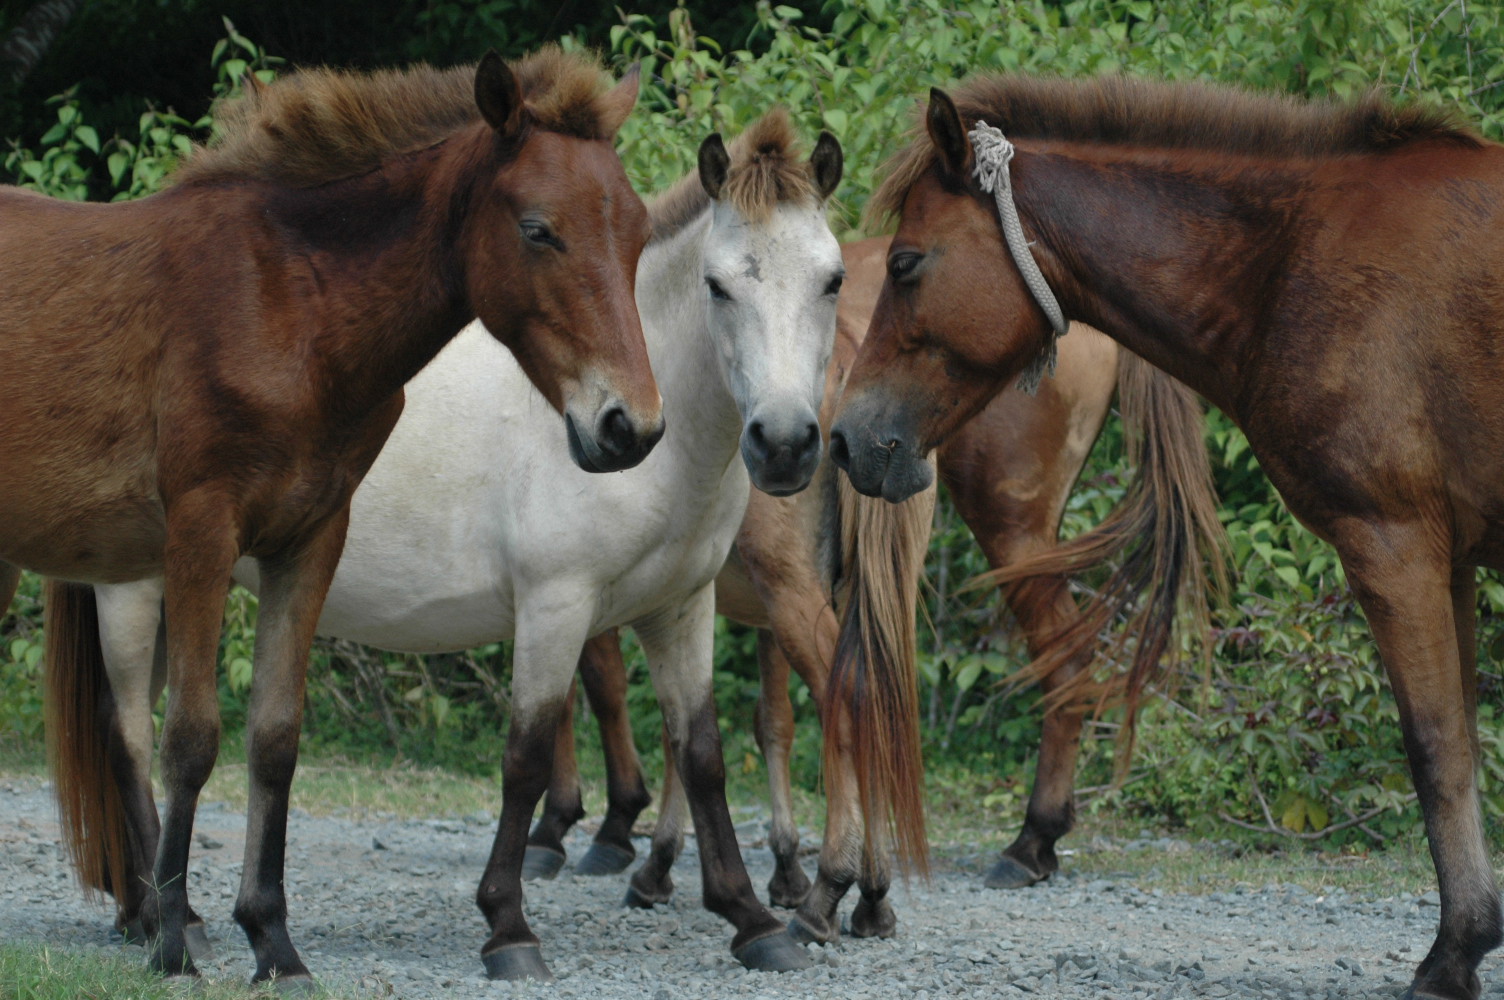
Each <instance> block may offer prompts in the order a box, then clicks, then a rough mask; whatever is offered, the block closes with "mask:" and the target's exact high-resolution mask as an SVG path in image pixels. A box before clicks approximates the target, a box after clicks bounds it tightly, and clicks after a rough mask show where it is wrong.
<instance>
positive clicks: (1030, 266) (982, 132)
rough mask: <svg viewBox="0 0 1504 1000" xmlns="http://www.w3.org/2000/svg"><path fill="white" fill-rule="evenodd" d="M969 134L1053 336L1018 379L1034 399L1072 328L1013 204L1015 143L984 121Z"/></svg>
mask: <svg viewBox="0 0 1504 1000" xmlns="http://www.w3.org/2000/svg"><path fill="white" fill-rule="evenodd" d="M968 134H969V136H970V138H971V146H972V150H973V153H974V156H975V159H976V167H975V168H974V169H973V173H974V174H975V175H976V179H977V183H978V184H979V185H980V186H981V188H982V190H983V191H985V192H988V193H990V194H991V195H992V197H993V199H994V200H995V201H996V202H997V216H998V219H999V220H1000V221H1001V222H1002V227H1003V238H1004V239H1005V240H1006V241H1007V243H1008V250H1009V252H1010V253H1011V254H1012V255H1013V262H1014V263H1015V264H1017V265H1018V270H1019V272H1020V273H1021V274H1022V275H1023V279H1024V284H1025V285H1027V286H1028V287H1029V293H1030V294H1031V295H1033V296H1034V301H1035V302H1037V303H1039V308H1040V309H1043V310H1044V314H1045V316H1046V317H1047V318H1048V319H1049V321H1050V327H1051V331H1052V332H1051V333H1050V336H1049V338H1048V340H1046V342H1045V345H1044V349H1043V350H1041V351H1040V352H1039V356H1038V357H1036V358H1035V359H1034V360H1033V361H1030V362H1029V364H1028V365H1027V366H1026V367H1025V368H1024V370H1023V371H1022V372H1020V373H1019V376H1018V387H1019V388H1020V389H1022V390H1023V391H1024V392H1026V393H1028V394H1029V395H1031V396H1032V395H1034V393H1035V391H1036V390H1037V389H1038V388H1039V381H1040V379H1042V378H1043V377H1044V376H1045V374H1046V373H1048V374H1050V375H1053V374H1055V358H1056V350H1055V341H1056V340H1057V339H1058V338H1060V337H1063V336H1065V333H1066V331H1067V330H1068V329H1070V325H1069V324H1068V323H1067V322H1066V321H1065V313H1064V311H1062V310H1061V308H1060V302H1059V301H1058V300H1057V299H1056V298H1055V293H1054V292H1052V291H1050V285H1049V282H1047V281H1045V279H1044V273H1043V272H1042V271H1040V270H1039V264H1038V262H1037V261H1035V260H1034V253H1033V251H1031V250H1030V249H1029V241H1028V238H1027V237H1025V236H1024V227H1023V224H1022V223H1021V222H1019V221H1018V206H1017V205H1015V204H1014V203H1013V181H1012V179H1011V178H1010V177H1009V175H1008V163H1009V161H1011V160H1012V159H1013V143H1011V142H1009V141H1008V140H1007V138H1006V137H1004V135H1003V132H1002V129H999V128H994V127H993V126H991V125H988V124H987V123H986V122H983V121H979V122H977V123H976V126H975V127H974V128H973V129H972V130H971V132H970V133H968Z"/></svg>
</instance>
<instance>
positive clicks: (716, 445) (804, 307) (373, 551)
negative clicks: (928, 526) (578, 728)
mask: <svg viewBox="0 0 1504 1000" xmlns="http://www.w3.org/2000/svg"><path fill="white" fill-rule="evenodd" d="M841 166H842V164H841V151H840V146H839V144H838V143H837V142H836V141H835V139H834V137H832V136H830V135H828V134H827V135H823V136H821V138H820V140H819V142H818V143H817V144H816V145H815V148H814V151H813V152H812V153H811V154H810V156H809V157H808V159H805V158H804V157H802V156H801V155H799V154H798V143H797V138H796V136H795V133H794V130H793V127H792V125H791V123H790V121H789V117H788V115H787V113H786V112H784V111H782V110H775V111H772V112H770V113H768V114H767V115H764V116H763V117H762V118H761V119H759V120H758V121H757V122H755V123H753V124H752V125H751V126H749V127H748V129H747V130H746V131H745V132H744V133H743V134H742V135H741V136H740V137H738V138H737V140H736V141H735V142H733V143H732V144H731V146H730V148H729V149H728V148H727V147H726V145H725V144H724V143H723V142H722V140H721V137H720V136H718V135H716V136H711V137H709V138H707V139H706V140H705V142H704V144H703V145H702V146H701V150H700V169H699V171H698V172H697V173H694V174H691V175H688V176H686V177H685V178H683V179H681V180H680V181H679V182H678V183H677V184H676V185H675V186H674V187H673V188H671V189H670V190H669V191H668V192H666V193H665V194H664V195H663V196H662V197H660V198H658V199H655V200H654V201H653V204H652V205H651V207H650V208H649V216H650V219H651V222H652V226H653V237H652V239H651V240H650V241H649V243H648V245H647V247H646V248H645V249H644V250H643V252H642V259H641V263H640V265H639V267H638V269H637V277H636V295H637V301H638V306H639V309H640V311H641V317H642V326H643V331H644V334H645V336H646V342H647V348H648V353H649V355H650V357H651V359H652V363H653V368H654V370H655V371H657V372H658V375H659V384H660V386H661V388H662V391H663V397H664V404H663V405H664V412H665V413H666V414H668V418H669V420H668V429H667V432H666V433H665V436H664V439H663V441H662V442H661V443H660V444H659V445H658V447H657V448H656V449H655V451H654V453H653V455H652V456H651V457H650V458H649V459H648V460H647V461H645V462H644V463H643V464H642V465H641V466H639V467H638V468H636V469H633V470H631V471H629V472H626V473H623V474H621V475H616V476H587V475H584V474H582V473H580V472H578V471H577V470H575V469H573V468H571V467H570V466H569V464H568V462H567V460H566V459H565V458H564V456H563V454H562V453H561V450H560V449H558V448H557V447H556V446H555V445H556V442H557V439H558V436H559V418H558V415H557V414H555V413H553V412H552V411H550V410H549V409H548V407H546V406H544V405H543V404H542V400H540V399H539V398H538V397H537V394H536V393H534V392H532V391H531V390H530V389H529V387H528V384H527V380H526V377H525V375H524V374H523V372H522V370H521V368H520V366H518V365H515V364H512V363H509V361H508V359H507V358H506V356H505V353H504V352H503V351H501V349H500V348H498V347H497V345H496V344H495V342H494V340H493V338H492V337H491V336H490V335H489V334H487V333H486V331H485V329H484V328H482V327H481V326H480V324H473V325H472V326H471V327H469V328H467V329H466V330H464V331H462V332H461V333H460V334H459V335H458V336H457V337H455V338H454V340H453V341H452V342H451V343H450V344H449V345H448V346H447V347H446V348H445V349H444V350H443V351H441V352H440V353H439V355H438V357H436V358H435V359H434V360H433V362H432V363H431V364H430V365H429V366H428V367H427V368H425V369H424V370H423V371H422V372H421V373H419V374H418V375H417V376H416V377H415V378H414V379H413V380H412V381H411V383H409V385H408V387H407V408H406V410H405V411H404V412H403V414H402V419H401V420H400V421H398V423H397V426H396V427H395V429H394V430H393V431H392V435H391V438H390V439H389V440H388V442H387V444H386V447H385V448H384V449H383V450H382V452H381V455H380V457H379V458H378V459H377V460H376V462H375V464H374V465H373V466H372V468H371V471H370V474H369V475H368V476H367V477H366V478H365V480H364V482H362V484H361V486H360V489H359V490H357V491H356V493H355V497H354V500H353V502H352V504H351V513H350V526H349V531H348V538H347V540H346V544H345V549H344V553H343V555H342V557H341V559H340V562H339V568H338V570H337V571H336V572H335V574H334V580H333V583H332V584H331V586H330V588H329V593H328V597H327V600H326V601H325V603H324V608H323V614H322V616H321V617H320V618H319V621H318V626H317V627H318V631H319V632H320V633H321V634H324V635H333V636H337V637H340V638H344V639H351V640H355V641H360V642H365V643H368V644H371V645H374V646H380V647H383V648H386V649H399V650H406V651H412V652H435V651H441V650H456V649H465V648H468V647H472V646H477V645H481V644H483V643H490V642H499V641H501V640H505V639H515V640H516V646H515V654H514V657H513V670H512V685H511V689H512V712H511V719H510V720H509V733H508V737H507V752H506V757H505V760H504V762H503V786H502V816H501V822H500V824H499V826H498V829H497V835H496V840H495V846H494V848H493V852H492V856H491V860H490V862H489V863H488V864H487V866H486V870H485V873H484V875H483V877H482V880H481V886H480V889H479V891H478V893H477V898H476V901H477V903H478V904H479V906H480V908H481V910H482V913H483V914H484V916H485V918H486V920H487V923H488V924H489V926H490V936H489V940H487V941H486V943H485V944H484V946H483V947H482V950H481V958H482V961H483V962H484V964H485V967H486V970H487V972H488V973H489V974H490V975H491V976H492V977H493V978H506V979H522V978H527V977H532V978H537V979H546V978H548V976H549V970H548V966H547V964H546V962H545V961H544V959H543V954H542V949H541V945H540V942H539V940H538V938H537V937H536V936H535V935H534V934H533V932H532V930H531V929H530V928H529V926H528V924H527V922H526V920H525V918H524V915H523V912H522V891H521V890H522V885H521V870H522V865H523V853H524V848H525V846H526V836H527V824H528V820H529V819H530V818H531V817H532V813H533V808H534V806H535V805H536V802H537V799H538V797H539V796H540V795H541V794H542V793H543V790H544V787H545V786H546V785H547V783H548V780H549V775H550V772H551V764H550V759H549V753H548V751H549V749H550V748H551V747H552V745H553V740H554V736H553V734H554V731H555V729H556V728H557V725H558V723H557V717H556V715H557V713H558V711H559V709H560V706H561V705H563V704H564V703H565V701H566V698H567V697H568V691H569V686H570V679H571V677H572V674H573V670H574V665H575V660H576V658H577V657H578V656H579V652H580V647H581V645H582V644H583V643H584V641H585V639H586V637H588V636H590V635H591V634H593V633H596V632H599V631H601V630H602V629H603V628H611V627H615V626H618V625H624V624H630V625H633V626H634V627H635V628H637V630H638V634H639V635H640V636H641V637H642V640H643V644H644V647H645V648H646V649H648V650H650V652H651V655H652V657H653V664H654V668H653V669H654V680H655V686H656V688H657V691H658V697H659V700H660V702H661V703H662V704H663V705H664V711H665V716H666V718H667V719H668V724H669V727H670V731H671V732H672V734H673V743H674V746H675V748H676V751H677V754H678V756H679V760H680V763H681V765H682V767H683V771H684V773H685V774H686V775H687V776H688V780H689V783H690V785H691V787H693V788H695V789H696V790H697V799H696V801H695V803H694V805H695V821H696V827H697V829H698V830H699V831H700V843H701V847H702V850H701V859H702V862H703V865H702V869H703V874H704V888H705V892H704V899H705V904H706V905H707V907H709V908H710V909H711V910H712V911H714V912H716V913H718V914H721V915H722V916H724V917H726V918H727V920H729V921H730V922H731V923H732V924H733V925H734V926H735V929H736V936H735V938H734V939H733V940H732V950H733V952H734V953H735V954H736V956H737V958H738V959H739V960H741V961H742V962H743V963H744V964H745V965H747V966H748V967H751V968H758V969H765V970H784V969H790V968H802V967H804V966H806V965H808V964H809V957H808V955H806V954H805V952H804V950H803V949H802V948H800V947H798V946H797V945H796V944H795V943H794V942H793V941H792V940H791V939H790V938H789V936H788V934H787V933H786V931H785V930H784V927H783V925H782V922H781V921H779V920H778V919H777V918H776V917H775V916H774V915H773V914H772V913H770V912H769V911H768V909H767V908H766V907H764V906H763V905H762V904H761V903H760V902H758V900H757V896H756V893H755V892H754V890H753V888H752V883H751V880H750V879H749V878H748V876H747V873H746V869H745V867H744V866H743V864H742V859H741V855H740V854H739V853H738V852H737V847H736V837H735V832H734V830H733V829H732V825H731V819H730V812H729V811H728V808H727V805H726V801H725V791H724V782H723V765H722V762H721V749H720V741H719V734H718V732H717V730H716V723H715V718H716V713H715V703H714V700H713V698H712V692H711V691H710V681H711V655H710V654H711V649H710V644H711V626H712V619H711V615H712V611H711V601H712V599H713V595H712V590H711V583H712V581H713V580H714V578H715V574H716V571H717V570H718V569H719V568H720V566H721V564H722V563H723V562H725V559H726V553H727V551H728V550H729V549H730V548H731V545H732V542H733V540H734V538H735V535H736V530H737V526H738V525H739V524H740V523H741V519H742V510H743V508H744V507H745V506H746V502H747V492H748V482H749V479H750V481H751V482H753V483H756V484H757V485H758V486H760V487H762V488H764V489H769V490H778V491H781V492H788V491H792V490H795V489H798V488H800V487H802V486H803V485H804V484H805V483H806V482H807V481H808V480H809V477H810V476H811V475H812V474H813V473H814V471H815V469H816V468H817V467H818V466H819V463H820V456H821V454H822V452H823V445H822V442H821V438H820V434H819V425H818V413H819V407H820V402H821V398H822V393H823V392H824V390H825V369H826V365H827V362H828V359H829V357H830V352H831V339H832V337H833V336H834V333H835V320H836V296H837V291H838V289H839V287H840V283H841V280H842V266H841V259H840V255H839V245H838V244H837V243H836V239H835V237H834V236H833V235H831V233H830V227H829V225H828V223H827V222H826V219H825V201H826V199H827V198H828V197H829V195H830V194H831V192H832V191H833V190H834V188H835V185H836V184H837V182H838V181H839V179H840V175H841ZM739 452H740V454H738V453H739ZM869 502H872V501H869ZM872 503H874V504H875V505H877V506H882V507H886V506H887V505H884V504H878V503H876V502H872ZM235 577H236V579H237V580H239V581H240V582H242V583H244V584H245V585H247V586H249V587H251V588H252V589H259V588H261V587H263V586H264V581H258V578H257V572H256V570H255V567H253V566H247V565H245V564H244V563H242V564H240V565H237V566H236V568H235ZM159 583H160V582H159V581H151V580H148V581H142V582H139V583H134V584H130V585H126V586H115V587H110V586H101V587H98V588H96V592H97V593H98V595H99V601H100V606H101V614H100V624H101V629H100V638H101V639H102V640H103V642H102V644H96V645H95V646H94V649H93V654H94V655H93V657H92V660H85V659H84V658H82V657H79V658H77V659H74V660H70V661H68V662H67V663H57V662H53V661H49V663H48V671H49V679H50V681H51V683H50V684H49V694H48V706H49V710H52V709H53V707H54V706H56V711H55V712H53V714H54V715H73V716H74V717H76V718H77V720H78V721H77V723H76V726H75V727H72V728H82V727H86V726H88V725H89V723H90V721H91V720H93V719H94V718H95V717H96V716H97V715H101V714H102V715H104V717H105V718H107V719H110V720H111V724H112V725H115V726H119V727H122V728H124V729H126V730H127V731H129V732H139V734H140V737H139V747H140V749H139V750H137V749H136V747H135V746H132V748H131V752H130V753H129V755H122V757H121V758H115V759H93V760H81V761H77V762H74V763H72V764H70V766H68V767H65V768H59V770H60V771H62V772H63V776H60V778H59V781H58V788H59V792H60V794H62V795H63V796H64V801H67V800H68V798H70V797H74V796H80V797H85V798H87V797H90V796H93V797H98V796H100V795H101V794H102V792H101V791H100V789H101V788H102V787H108V786H110V785H111V783H112V782H113V783H118V784H119V785H120V787H121V788H122V789H123V794H125V795H126V796H127V797H131V796H135V795H139V796H142V797H145V798H147V799H148V800H149V797H150V784H149V777H150V765H151V706H152V704H153V702H154V701H155V698H154V694H155V692H154V691H153V690H152V679H151V674H152V648H153V645H154V640H155V636H156V632H157V624H158V620H159V618H160V614H159V606H160V597H161V591H160V586H159ZM100 671H104V672H106V673H107V674H108V677H109V684H110V689H111V691H112V692H113V694H114V700H113V701H112V702H111V703H110V704H109V705H108V706H107V710H106V712H105V713H99V712H98V711H97V709H96V707H95V705H94V703H93V702H88V701H85V702H82V703H81V702H80V699H78V698H77V697H70V696H69V695H68V692H69V691H70V690H71V689H73V688H76V687H78V685H79V681H78V678H79V677H80V676H81V675H86V674H90V673H97V672H100ZM122 758H123V759H122ZM121 765H125V766H121ZM112 772H113V773H112ZM65 777H66V778H67V780H64V778H65ZM100 839H101V838H96V839H95V841H93V842H88V843H83V844H79V845H78V846H77V848H76V853H86V852H90V851H98V850H100V849H101V848H102V847H103V846H104V845H103V844H102V843H100V842H99V841H100ZM120 902H121V913H120V917H121V919H122V921H123V922H125V923H127V924H128V923H129V921H130V919H131V917H132V911H131V908H130V905H129V902H130V901H129V900H127V899H121V900H120Z"/></svg>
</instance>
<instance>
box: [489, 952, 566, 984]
mask: <svg viewBox="0 0 1504 1000" xmlns="http://www.w3.org/2000/svg"><path fill="white" fill-rule="evenodd" d="M480 960H481V962H482V963H484V964H485V967H486V976H487V977H488V978H491V979H506V980H509V981H511V982H521V981H522V980H524V979H536V980H538V982H540V983H551V982H553V979H554V974H553V973H552V972H549V971H548V965H547V964H546V963H545V962H544V961H543V949H542V948H539V947H538V946H537V945H535V944H514V945H510V946H508V947H506V948H498V949H497V950H496V951H493V952H491V953H490V954H489V955H482V956H481V957H480Z"/></svg>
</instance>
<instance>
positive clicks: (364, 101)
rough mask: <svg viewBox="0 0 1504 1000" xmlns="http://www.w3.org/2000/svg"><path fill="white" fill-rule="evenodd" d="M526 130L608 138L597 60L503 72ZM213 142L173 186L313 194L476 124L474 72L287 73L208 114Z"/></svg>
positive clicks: (536, 60) (604, 84) (553, 60)
mask: <svg viewBox="0 0 1504 1000" xmlns="http://www.w3.org/2000/svg"><path fill="white" fill-rule="evenodd" d="M508 65H509V66H510V68H511V70H512V72H513V73H514V74H515V75H516V77H517V82H518V86H519V88H520V89H521V91H522V95H523V99H524V101H525V102H526V103H527V109H528V116H529V120H530V122H531V124H532V126H533V127H535V128H539V129H543V130H545V131H549V132H558V133H561V134H564V135H569V136H573V137H577V138H582V139H605V138H609V132H610V128H609V127H608V125H607V122H608V121H609V120H610V116H609V114H608V112H607V109H606V107H605V106H604V103H603V101H602V98H603V97H604V96H605V94H606V92H607V90H608V89H609V87H610V83H611V81H610V78H609V76H608V75H607V74H606V73H605V71H604V69H603V67H602V66H601V63H600V62H599V60H597V59H596V58H595V57H593V56H589V55H583V54H580V53H572V52H564V51H563V50H562V49H560V48H558V47H557V46H545V47H544V48H542V49H540V50H538V51H537V52H534V53H531V54H529V55H528V56H525V57H524V58H522V59H520V60H518V61H516V62H512V63H509V64H508ZM214 119H215V127H216V132H217V134H216V136H215V137H214V138H213V139H211V140H210V142H209V145H207V146H202V147H199V148H197V149H195V150H194V152H193V154H192V155H191V156H189V158H188V159H187V160H186V161H185V162H184V163H183V165H182V166H181V167H179V168H178V170H176V171H175V172H174V173H173V175H172V180H173V181H174V182H175V183H179V184H181V183H186V182H191V181H205V180H234V179H246V180H268V181H273V182H275V183H280V184H286V185H289V186H292V187H314V186H317V185H319V184H326V183H328V182H330V181H335V180H340V179H343V178H346V177H354V176H357V175H359V174H364V173H368V172H370V171H372V170H375V169H376V168H377V167H379V166H380V165H381V163H382V162H383V161H385V160H388V159H390V158H391V157H393V156H397V155H400V154H403V153H409V152H413V151H415V150H419V149H423V148H426V147H428V146H432V145H434V144H436V143H439V142H442V141H443V140H444V139H447V138H449V137H450V136H451V135H453V134H454V133H456V132H458V131H459V130H460V129H462V128H465V127H466V126H468V125H470V124H471V123H473V122H476V121H479V120H480V110H479V108H477V106H476V103H475V66H473V65H468V66H454V67H448V68H444V69H436V68H434V67H432V66H426V65H418V66H413V67H409V68H407V69H401V70H377V71H375V72H371V73H355V72H345V71H340V70H332V69H326V68H317V69H305V70H299V71H297V72H294V73H289V74H287V75H285V76H283V77H280V78H279V79H277V80H276V81H275V82H273V83H270V84H257V85H254V86H251V87H248V88H246V90H245V92H244V93H243V94H241V95H240V96H237V97H234V98H230V99H227V100H221V101H220V102H218V103H217V104H216V105H215V109H214Z"/></svg>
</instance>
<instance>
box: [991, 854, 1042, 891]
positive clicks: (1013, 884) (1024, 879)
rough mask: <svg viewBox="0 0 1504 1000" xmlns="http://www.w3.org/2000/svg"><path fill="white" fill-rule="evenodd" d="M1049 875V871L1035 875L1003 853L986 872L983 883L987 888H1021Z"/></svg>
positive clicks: (1040, 880)
mask: <svg viewBox="0 0 1504 1000" xmlns="http://www.w3.org/2000/svg"><path fill="white" fill-rule="evenodd" d="M1049 877H1050V873H1049V872H1045V873H1044V874H1043V875H1036V874H1035V873H1034V872H1031V871H1030V870H1029V869H1027V868H1025V867H1024V866H1023V864H1022V863H1020V862H1018V861H1015V860H1014V859H1013V858H1010V857H1008V855H1006V854H1004V855H1003V856H1001V857H1000V858H998V859H997V864H995V865H993V866H992V871H990V872H988V873H987V881H986V883H985V884H986V886H987V888H989V889H1023V888H1027V887H1028V886H1031V885H1033V884H1034V883H1036V882H1043V881H1044V880H1045V879H1047V878H1049Z"/></svg>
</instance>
